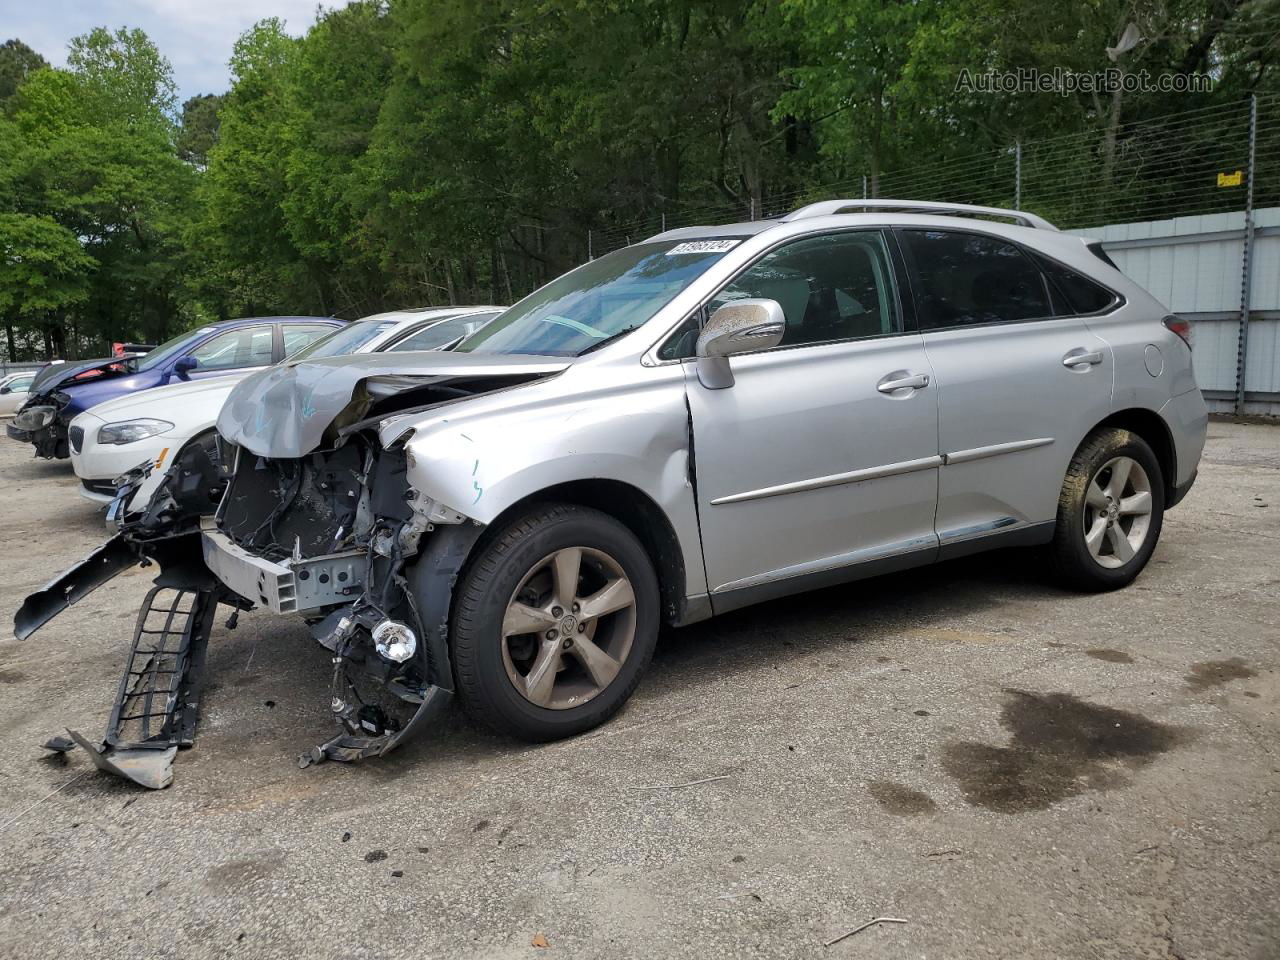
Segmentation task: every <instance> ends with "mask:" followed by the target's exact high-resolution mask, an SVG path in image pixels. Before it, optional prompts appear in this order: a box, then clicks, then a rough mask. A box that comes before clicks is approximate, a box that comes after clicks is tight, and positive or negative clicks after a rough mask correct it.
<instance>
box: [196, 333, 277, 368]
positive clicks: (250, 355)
mask: <svg viewBox="0 0 1280 960" xmlns="http://www.w3.org/2000/svg"><path fill="white" fill-rule="evenodd" d="M271 341H272V329H271V325H270V324H268V325H266V326H262V327H241V328H240V329H239V330H228V331H227V332H226V333H222V334H219V335H218V336H216V337H213V338H212V339H210V340H207V341H205V342H204V343H202V344H200V346H198V347H196V348H195V349H194V350H192V351H191V356H193V357H195V358H196V361H197V362H198V364H199V366H197V367H196V369H197V370H231V369H234V368H235V367H264V366H266V365H267V364H269V363H270V362H271Z"/></svg>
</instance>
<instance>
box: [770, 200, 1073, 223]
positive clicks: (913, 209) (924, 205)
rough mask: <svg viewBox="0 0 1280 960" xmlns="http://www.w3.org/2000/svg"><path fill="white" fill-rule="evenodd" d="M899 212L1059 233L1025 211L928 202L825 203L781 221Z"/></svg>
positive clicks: (853, 201) (847, 201) (783, 218)
mask: <svg viewBox="0 0 1280 960" xmlns="http://www.w3.org/2000/svg"><path fill="white" fill-rule="evenodd" d="M873 210H874V211H887V210H896V211H898V212H899V213H939V214H946V215H948V216H962V217H1000V218H1002V219H1004V220H1012V221H1013V222H1014V223H1017V224H1019V225H1020V226H1024V227H1034V228H1036V229H1037V230H1057V229H1058V228H1057V227H1055V226H1054V225H1053V224H1052V223H1050V222H1049V221H1048V220H1045V219H1044V218H1043V217H1037V216H1036V215H1035V214H1034V213H1027V212H1026V211H1025V210H1006V209H1004V208H1003V207H975V206H973V205H971V204H968V203H933V202H932V201H928V200H823V201H821V202H819V203H811V204H809V205H808V206H805V207H801V208H800V209H799V210H792V211H791V212H790V213H788V214H787V215H786V216H785V217H781V218H780V219H781V220H782V221H783V222H784V223H785V222H788V221H791V220H807V219H809V218H810V217H827V216H831V215H832V214H835V213H859V212H862V211H873Z"/></svg>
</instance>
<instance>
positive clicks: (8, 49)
mask: <svg viewBox="0 0 1280 960" xmlns="http://www.w3.org/2000/svg"><path fill="white" fill-rule="evenodd" d="M47 66H49V64H48V63H47V62H46V61H45V59H44V57H42V56H40V54H38V53H36V52H35V51H34V50H32V49H31V48H30V47H28V46H27V45H26V44H25V43H23V42H22V41H21V40H17V39H13V40H6V41H5V42H4V43H2V44H0V103H3V102H4V101H6V100H8V99H9V98H10V97H12V96H13V95H14V94H15V93H17V91H18V87H20V86H21V85H22V82H23V81H24V80H26V79H27V77H28V76H30V75H31V74H32V73H35V71H37V70H43V69H44V68H45V67H47Z"/></svg>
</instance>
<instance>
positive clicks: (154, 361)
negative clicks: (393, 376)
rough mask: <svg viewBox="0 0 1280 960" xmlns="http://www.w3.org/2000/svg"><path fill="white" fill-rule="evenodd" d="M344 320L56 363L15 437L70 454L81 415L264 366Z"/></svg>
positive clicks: (37, 387) (40, 450) (275, 322)
mask: <svg viewBox="0 0 1280 960" xmlns="http://www.w3.org/2000/svg"><path fill="white" fill-rule="evenodd" d="M341 325H342V321H340V320H334V319H332V318H324V317H252V318H245V319H240V320H227V321H224V322H222V323H211V324H208V325H207V326H203V327H199V328H197V329H195V330H190V331H188V332H186V333H183V334H180V335H178V336H176V337H174V338H173V339H172V340H170V341H168V342H167V343H162V344H160V346H158V347H156V348H155V349H153V350H151V351H149V352H147V353H145V354H142V355H140V356H139V355H126V356H125V357H107V358H103V359H99V360H88V361H81V362H74V363H59V364H50V365H49V366H47V367H45V368H44V369H43V370H41V371H40V373H39V374H38V375H37V376H36V378H35V380H34V381H33V382H32V384H31V387H30V393H29V395H28V399H27V401H26V403H25V404H24V405H23V407H22V408H21V409H20V410H19V411H18V414H17V416H15V417H14V418H13V422H12V423H10V424H8V426H7V428H6V429H7V432H8V434H9V436H10V437H11V438H12V439H14V440H18V441H21V442H23V443H30V444H32V445H33V446H34V447H35V452H36V456H38V457H46V458H49V459H55V458H56V459H60V460H64V459H66V458H67V457H68V456H70V453H71V450H70V444H69V439H68V429H69V427H70V424H71V421H72V419H73V418H74V417H75V416H76V415H77V414H79V413H83V412H84V411H85V410H88V409H90V408H91V407H93V406H95V405H97V404H99V403H105V402H106V401H108V400H113V399H115V398H116V397H120V396H124V395H125V394H130V393H135V392H137V391H139V390H149V389H151V388H153V387H160V386H164V385H165V384H168V383H171V382H173V381H175V380H178V381H183V382H185V381H188V380H205V379H208V378H211V377H221V376H226V375H227V374H229V373H233V372H247V371H249V370H254V369H259V368H261V367H264V366H266V365H267V364H270V363H274V362H275V361H277V360H280V359H281V358H283V357H284V356H286V355H287V354H289V353H293V352H295V351H296V350H298V349H299V348H301V347H302V346H304V345H306V344H307V343H310V342H311V341H312V340H316V339H318V338H320V337H323V336H325V335H326V334H328V333H329V332H331V331H332V330H333V329H334V328H335V327H338V326H341Z"/></svg>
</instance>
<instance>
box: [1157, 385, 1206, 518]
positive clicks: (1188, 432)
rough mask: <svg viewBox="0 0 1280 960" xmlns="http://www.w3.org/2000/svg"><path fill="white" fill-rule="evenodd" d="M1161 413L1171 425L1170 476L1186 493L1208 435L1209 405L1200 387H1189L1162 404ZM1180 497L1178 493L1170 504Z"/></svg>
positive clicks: (1198, 464) (1173, 482)
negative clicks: (1171, 473)
mask: <svg viewBox="0 0 1280 960" xmlns="http://www.w3.org/2000/svg"><path fill="white" fill-rule="evenodd" d="M1160 416H1161V417H1162V418H1163V420H1164V422H1165V423H1166V424H1167V425H1168V427H1169V433H1170V437H1171V439H1172V440H1173V453H1174V462H1175V464H1176V470H1175V474H1174V476H1173V477H1172V478H1171V479H1172V486H1173V488H1174V490H1175V491H1177V490H1180V489H1181V490H1182V491H1183V494H1184V495H1185V493H1186V491H1187V490H1190V489H1191V484H1192V483H1194V482H1195V478H1196V470H1197V469H1198V468H1199V466H1200V454H1201V453H1202V452H1203V451H1204V441H1205V436H1206V435H1207V434H1208V432H1209V408H1208V406H1206V405H1205V402H1204V395H1203V394H1202V393H1201V392H1200V391H1199V390H1198V389H1197V390H1188V391H1187V392H1186V393H1182V394H1179V395H1178V396H1176V397H1174V398H1172V399H1171V400H1169V401H1168V402H1166V403H1165V405H1164V406H1163V407H1161V408H1160ZM1179 499H1181V498H1180V497H1178V496H1177V495H1176V494H1175V496H1174V497H1172V498H1171V499H1170V505H1172V504H1174V503H1177V502H1178V500H1179Z"/></svg>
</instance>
